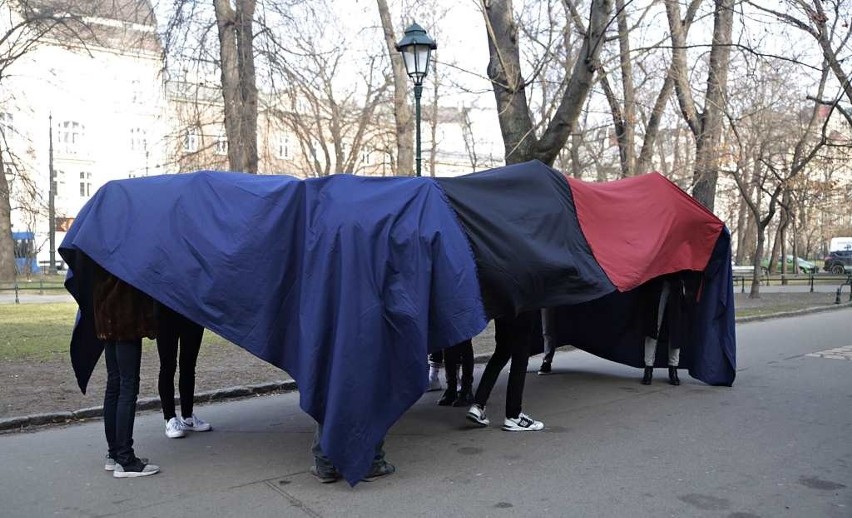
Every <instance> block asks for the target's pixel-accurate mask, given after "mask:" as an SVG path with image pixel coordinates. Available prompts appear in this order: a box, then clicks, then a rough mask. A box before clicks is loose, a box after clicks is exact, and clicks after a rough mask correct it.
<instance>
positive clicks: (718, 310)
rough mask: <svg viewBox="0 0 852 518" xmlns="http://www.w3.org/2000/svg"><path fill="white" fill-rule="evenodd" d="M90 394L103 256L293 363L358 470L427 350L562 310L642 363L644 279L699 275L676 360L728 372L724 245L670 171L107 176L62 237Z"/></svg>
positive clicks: (715, 379)
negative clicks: (97, 277)
mask: <svg viewBox="0 0 852 518" xmlns="http://www.w3.org/2000/svg"><path fill="white" fill-rule="evenodd" d="M60 254H61V255H62V256H63V258H64V259H65V261H66V262H67V263H68V265H69V274H68V278H67V280H66V287H67V288H68V290H69V291H70V292H71V293H72V294H73V295H74V297H75V299H76V300H77V303H78V305H79V309H80V311H79V313H78V320H77V324H76V326H75V329H74V333H73V336H72V340H71V360H72V365H73V367H74V370H75V374H76V376H77V380H78V383H79V385H80V388H81V389H82V390H83V391H85V390H86V387H87V384H88V381H89V378H90V376H91V373H92V370H93V369H94V367H95V364H96V363H97V361H98V358H99V357H100V355H101V353H102V350H103V345H102V344H101V343H99V342H98V340H97V339H96V338H95V336H94V326H93V323H92V300H91V290H92V279H93V263H97V264H99V265H101V266H102V267H103V268H105V269H106V270H108V271H109V272H111V273H112V274H114V275H115V276H117V277H119V278H121V279H122V280H124V281H125V282H127V283H129V284H131V285H133V286H135V287H136V288H138V289H139V290H141V291H143V292H145V293H147V294H148V295H150V296H151V297H153V298H154V299H155V300H157V301H159V302H160V303H161V304H164V305H166V306H168V307H169V308H171V309H173V310H175V311H177V312H179V313H181V314H183V315H185V316H186V317H188V318H189V319H191V320H193V321H195V322H197V323H198V324H200V325H203V326H204V327H206V328H208V329H211V330H212V331H214V332H216V333H217V334H219V335H221V336H222V337H224V338H226V339H228V340H229V341H231V342H233V343H235V344H237V345H239V346H240V347H243V348H245V349H246V350H248V351H249V352H251V353H252V354H254V355H256V356H258V357H260V358H262V359H264V360H266V361H268V362H270V363H272V364H273V365H276V366H278V367H279V368H281V369H283V370H285V371H286V372H287V373H289V374H290V376H292V378H293V379H294V380H295V381H296V383H297V385H298V387H299V391H300V405H301V407H302V409H303V410H304V411H305V412H307V413H308V414H310V415H311V416H312V417H313V418H314V419H316V420H317V421H318V422H320V423H322V424H323V436H322V437H321V446H322V448H323V451H324V452H325V453H326V455H328V457H329V458H330V459H331V460H332V461H333V462H334V464H335V465H336V466H337V467H338V469H339V470H340V471H341V473H343V475H344V477H345V478H346V479H347V481H349V482H350V483H351V484H355V483H357V481H359V480H360V479H361V478H362V476H363V475H364V474H365V473H366V472H367V470H368V469H369V467H370V461H371V459H372V455H373V451H374V448H375V445H376V444H377V443H378V442H379V441H380V440H381V439H382V438H383V437H384V436H385V434H386V433H387V431H388V429H389V428H390V427H391V426H392V425H393V423H394V422H396V420H398V419H399V417H400V416H401V415H402V414H403V413H404V412H405V410H406V409H408V408H409V407H410V406H411V405H412V404H414V402H415V401H416V400H417V399H418V398H419V397H420V396H421V395H422V394H423V392H424V391H425V390H426V387H427V370H428V369H427V365H426V355H427V353H428V352H430V351H434V350H438V349H442V348H444V347H447V346H450V345H452V344H455V343H457V342H460V341H462V340H465V339H468V338H471V337H473V336H475V335H477V334H478V333H479V332H481V331H482V329H484V327H485V325H486V323H487V321H488V319H491V318H495V317H498V316H504V317H511V316H513V315H516V314H518V313H520V312H523V311H528V310H532V309H538V308H543V307H552V308H555V311H556V312H557V315H558V322H557V326H556V331H557V332H558V336H559V341H560V342H561V343H571V344H573V345H576V346H577V347H580V348H583V349H586V350H588V351H590V352H592V353H594V354H597V355H599V356H601V357H604V358H608V359H611V360H614V361H618V362H621V363H625V364H627V365H634V366H640V365H641V363H640V361H641V354H642V352H641V350H642V346H641V344H642V337H641V331H640V326H639V324H638V322H639V321H640V320H641V319H640V316H641V315H642V314H643V312H644V311H645V310H646V308H644V307H643V306H642V304H641V303H640V302H639V301H640V297H637V296H636V291H637V290H638V288H640V287H641V286H642V285H643V284H645V283H647V282H649V281H651V280H652V279H654V278H656V277H658V276H660V275H664V274H669V273H674V272H678V271H683V270H689V271H693V272H699V273H700V274H701V276H702V279H703V286H702V291H701V295H700V298H699V300H698V301H697V302H696V303H695V304H694V307H692V308H691V309H690V311H689V312H688V313H687V317H686V318H688V322H687V324H688V325H687V326H685V328H687V329H688V333H689V337H690V340H691V342H690V343H689V344H688V345H686V344H684V345H683V346H682V347H683V350H684V353H683V354H682V358H683V360H682V366H683V367H684V368H688V369H689V372H690V373H691V374H692V375H693V376H694V377H696V378H698V379H700V380H702V381H704V382H706V383H709V384H714V385H730V384H732V383H733V379H734V365H735V339H734V332H733V302H732V301H733V288H732V284H731V278H730V260H729V256H730V240H729V236H728V233H727V231H726V230H725V229H724V225H723V224H722V222H721V221H719V220H718V219H717V218H715V217H714V216H713V215H712V214H710V213H709V212H707V211H706V210H704V209H703V208H702V207H700V205H698V204H696V203H695V202H694V201H693V200H692V199H691V198H689V197H688V196H686V195H685V194H684V193H683V192H682V191H680V189H678V188H677V187H676V186H674V185H673V184H671V183H670V182H669V181H668V180H666V179H665V178H663V177H662V176H660V175H656V174H651V175H644V176H642V177H637V178H632V179H630V180H623V181H619V182H611V183H605V184H588V183H583V182H578V181H576V180H573V179H571V180H568V179H566V178H565V177H564V176H563V175H561V174H560V173H559V172H557V171H555V170H553V169H552V168H549V167H547V166H545V165H544V164H541V163H540V162H529V163H525V164H518V165H514V166H509V167H504V168H497V169H493V170H490V171H484V172H481V173H474V174H471V175H467V176H463V177H458V178H441V179H434V178H400V177H390V178H362V177H354V176H351V175H336V176H331V177H326V178H322V179H310V180H297V179H294V178H290V177H286V176H257V175H248V174H242V173H223V172H209V171H208V172H197V173H189V174H178V175H164V176H156V177H149V178H139V179H128V180H119V181H113V182H109V183H107V184H106V185H104V186H103V187H102V188H101V189H100V190H99V191H98V192H97V193H96V194H95V196H93V197H92V199H91V200H90V201H89V203H87V204H86V206H85V207H84V208H83V209H82V210H81V212H80V214H79V215H78V216H77V218H76V220H75V222H74V224H73V225H72V227H71V229H70V230H69V232H68V234H67V235H66V238H65V240H64V241H63V243H62V245H61V246H60Z"/></svg>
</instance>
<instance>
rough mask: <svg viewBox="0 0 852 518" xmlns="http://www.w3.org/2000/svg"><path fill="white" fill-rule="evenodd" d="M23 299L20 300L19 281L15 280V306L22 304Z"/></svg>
mask: <svg viewBox="0 0 852 518" xmlns="http://www.w3.org/2000/svg"><path fill="white" fill-rule="evenodd" d="M20 303H21V299H19V298H18V279H15V304H20Z"/></svg>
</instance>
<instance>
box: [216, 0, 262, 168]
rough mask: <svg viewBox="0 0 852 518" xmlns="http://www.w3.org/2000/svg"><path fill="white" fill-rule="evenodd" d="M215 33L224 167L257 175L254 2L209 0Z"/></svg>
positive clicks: (245, 0)
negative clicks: (225, 147)
mask: <svg viewBox="0 0 852 518" xmlns="http://www.w3.org/2000/svg"><path fill="white" fill-rule="evenodd" d="M213 6H214V9H215V12H216V27H217V28H218V32H219V59H220V66H221V69H222V98H223V100H224V102H225V133H226V135H227V137H228V164H229V166H230V168H231V169H232V170H234V171H242V172H247V173H256V172H257V86H256V83H255V69H254V50H253V46H252V41H253V34H252V21H253V18H254V9H255V0H236V9H234V8H232V7H231V3H230V1H229V0H213Z"/></svg>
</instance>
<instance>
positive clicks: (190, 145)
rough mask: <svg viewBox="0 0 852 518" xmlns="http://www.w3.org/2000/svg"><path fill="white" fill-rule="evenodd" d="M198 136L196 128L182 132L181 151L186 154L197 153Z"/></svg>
mask: <svg viewBox="0 0 852 518" xmlns="http://www.w3.org/2000/svg"><path fill="white" fill-rule="evenodd" d="M199 140H201V139H200V135H199V132H198V128H189V129H187V130H184V132H183V150H184V152H186V153H195V152H196V151H198V141H199Z"/></svg>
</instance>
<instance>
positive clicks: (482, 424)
mask: <svg viewBox="0 0 852 518" xmlns="http://www.w3.org/2000/svg"><path fill="white" fill-rule="evenodd" d="M465 417H466V418H467V420H468V421H470V422H471V423H475V424H476V425H477V426H479V427H481V428H485V427H486V426H488V425H489V424H491V421H482V420H480V419H478V418H477V417H476V416H473V415H471V414H467V415H465Z"/></svg>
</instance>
